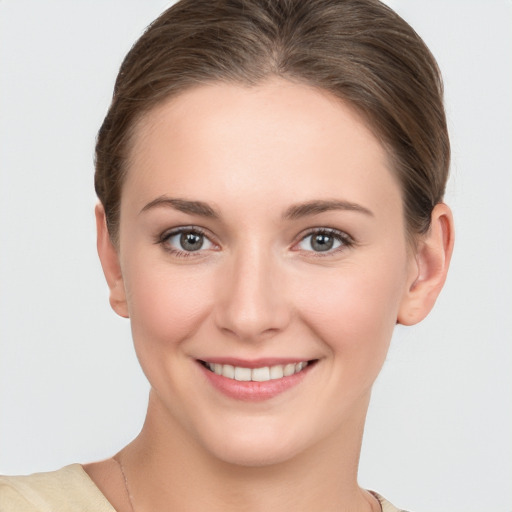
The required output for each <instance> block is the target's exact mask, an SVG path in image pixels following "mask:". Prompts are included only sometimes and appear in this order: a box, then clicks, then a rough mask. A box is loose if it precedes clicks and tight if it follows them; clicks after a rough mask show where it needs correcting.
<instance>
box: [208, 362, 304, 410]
mask: <svg viewBox="0 0 512 512" xmlns="http://www.w3.org/2000/svg"><path fill="white" fill-rule="evenodd" d="M198 364H199V367H200V368H201V370H202V371H203V373H204V374H205V376H206V378H207V379H208V381H209V382H210V384H212V386H213V387H214V388H215V389H217V390H218V391H220V392H221V393H222V394H224V395H226V396H228V397H229V398H234V399H235V400H243V401H246V402H262V401H264V400H270V399H271V398H274V397H275V396H277V395H279V394H281V393H284V392H285V391H287V390H289V389H291V388H293V387H294V386H296V385H297V384H299V383H300V382H302V380H303V379H304V378H305V377H306V375H307V374H308V373H309V372H310V370H311V369H312V367H313V366H314V363H310V364H308V366H306V368H304V369H303V370H301V371H300V372H299V373H295V374H293V375H290V376H288V377H282V378H280V379H272V380H267V381H265V382H254V381H238V380H234V379H228V378H227V377H224V376H222V375H217V374H216V373H214V372H212V371H211V370H208V369H207V368H206V367H205V366H203V364H202V363H200V362H198Z"/></svg>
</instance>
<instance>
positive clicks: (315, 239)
mask: <svg viewBox="0 0 512 512" xmlns="http://www.w3.org/2000/svg"><path fill="white" fill-rule="evenodd" d="M342 245H348V241H347V240H346V237H343V236H342V234H341V233H337V232H331V231H317V232H315V233H310V234H309V235H307V236H305V237H304V238H303V239H302V240H301V241H300V243H299V244H298V247H299V249H301V250H303V251H313V252H328V251H333V250H336V249H338V248H339V247H341V246H342Z"/></svg>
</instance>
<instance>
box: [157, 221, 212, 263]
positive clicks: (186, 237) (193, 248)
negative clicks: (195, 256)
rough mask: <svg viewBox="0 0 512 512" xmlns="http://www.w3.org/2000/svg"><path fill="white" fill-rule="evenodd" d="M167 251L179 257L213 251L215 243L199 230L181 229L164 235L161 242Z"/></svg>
mask: <svg viewBox="0 0 512 512" xmlns="http://www.w3.org/2000/svg"><path fill="white" fill-rule="evenodd" d="M159 243H161V244H162V245H163V246H164V247H165V249H166V250H168V251H169V252H171V253H172V254H174V255H176V256H178V257H187V256H191V255H192V253H195V252H198V251H204V250H208V249H212V248H213V247H215V246H214V244H213V242H212V241H211V240H210V239H209V238H208V237H207V236H206V235H205V234H204V233H203V232H202V231H201V230H200V229H198V228H179V229H175V230H173V231H170V232H169V231H168V232H166V233H164V234H163V235H162V236H161V237H160V240H159Z"/></svg>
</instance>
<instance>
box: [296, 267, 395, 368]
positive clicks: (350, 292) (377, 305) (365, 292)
mask: <svg viewBox="0 0 512 512" xmlns="http://www.w3.org/2000/svg"><path fill="white" fill-rule="evenodd" d="M404 268H405V267H402V266H400V265H397V264H395V265H393V264H390V263H389V261H388V264H385V263H384V262H376V261H375V260H373V261H372V264H371V265H369V264H366V263H365V262H359V263H357V264H352V265H347V266H345V267H342V268H336V269H332V272H325V269H322V270H324V272H317V275H316V276H315V279H310V280H307V281H302V282H303V283H304V284H303V285H301V286H300V287H298V288H297V289H296V290H295V296H296V297H298V299H297V300H299V301H300V303H301V304H300V306H299V309H300V311H301V316H302V318H303V320H304V322H305V323H306V324H307V325H308V326H309V328H310V329H311V330H312V331H313V332H314V333H315V334H316V335H317V337H318V338H319V339H321V340H322V341H323V342H324V343H325V344H326V345H327V346H328V349H329V350H330V351H331V352H332V353H333V355H334V356H335V359H336V356H339V358H340V359H342V360H343V361H344V364H345V363H346V364H347V366H350V368H351V371H354V372H357V371H358V370H361V371H363V368H366V370H365V372H366V373H367V372H368V368H367V367H368V365H370V366H373V367H374V368H375V371H376V372H377V373H378V371H379V369H380V366H381V365H382V363H383V361H384V359H385V356H386V353H387V349H388V346H389V342H390V340H391V335H392V333H393V329H394V326H395V324H396V319H397V314H398V308H399V304H400V299H401V296H402V292H403V287H404V283H405V281H404V279H405V272H404V270H403V269H404ZM375 371H374V372H370V373H373V374H375V376H376V373H375Z"/></svg>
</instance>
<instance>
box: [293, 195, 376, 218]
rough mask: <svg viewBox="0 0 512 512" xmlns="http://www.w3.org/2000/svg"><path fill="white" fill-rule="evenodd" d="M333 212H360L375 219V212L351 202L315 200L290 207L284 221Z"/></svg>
mask: <svg viewBox="0 0 512 512" xmlns="http://www.w3.org/2000/svg"><path fill="white" fill-rule="evenodd" d="M332 210H344V211H351V212H360V213H364V214H365V215H369V216H371V217H373V216H374V215H373V212H372V211H371V210H368V208H365V207H364V206H361V205H360V204H357V203H351V202H349V201H340V200H338V199H332V200H327V201H325V200H314V201H308V202H307V203H301V204H296V205H292V206H290V207H289V208H288V209H287V210H286V211H285V212H284V215H283V218H284V219H287V220H295V219H299V218H301V217H307V216H308V215H317V214H319V213H323V212H328V211H332Z"/></svg>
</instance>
